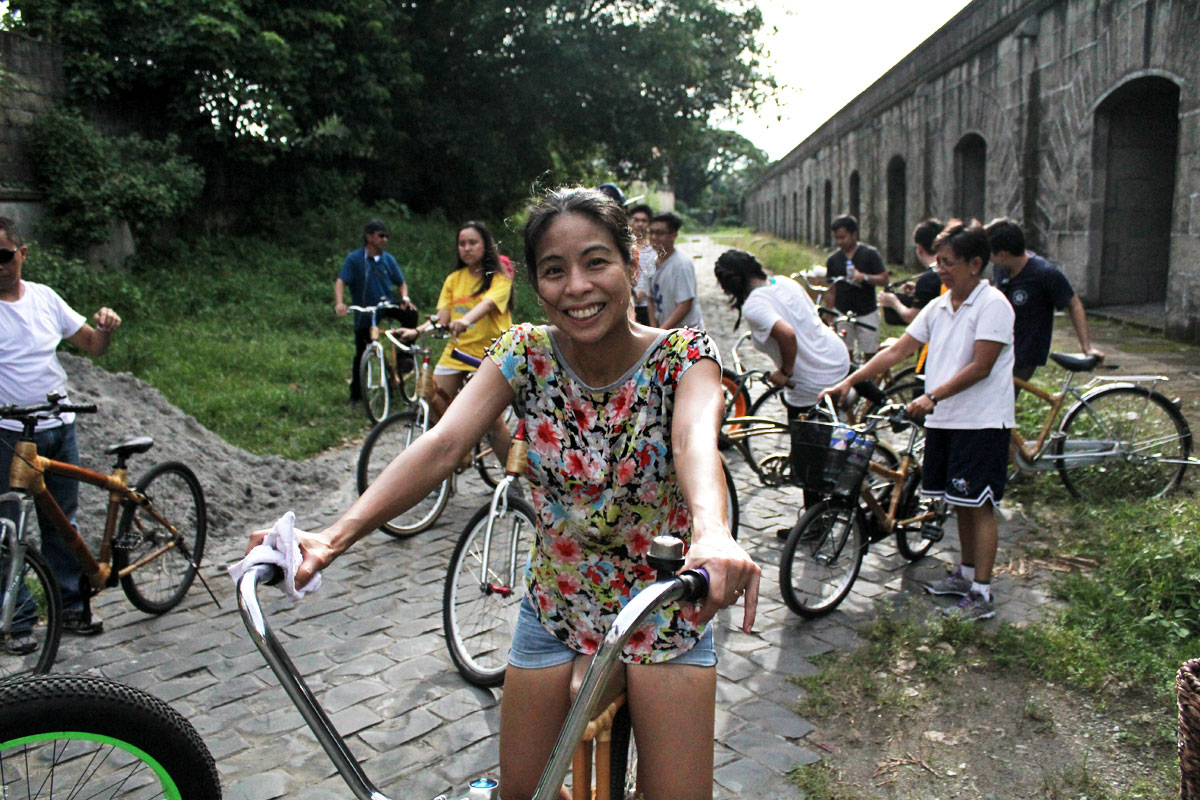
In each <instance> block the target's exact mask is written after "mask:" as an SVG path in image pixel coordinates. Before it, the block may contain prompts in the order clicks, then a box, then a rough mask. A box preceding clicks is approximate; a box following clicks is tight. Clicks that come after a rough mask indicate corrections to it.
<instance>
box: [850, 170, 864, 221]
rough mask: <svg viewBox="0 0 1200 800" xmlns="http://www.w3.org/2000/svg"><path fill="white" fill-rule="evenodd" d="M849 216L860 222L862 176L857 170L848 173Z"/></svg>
mask: <svg viewBox="0 0 1200 800" xmlns="http://www.w3.org/2000/svg"><path fill="white" fill-rule="evenodd" d="M850 216H852V217H854V218H855V219H856V220H858V222H859V224H860V225H861V224H862V178H860V177H859V175H858V170H854V171H853V172H851V173H850Z"/></svg>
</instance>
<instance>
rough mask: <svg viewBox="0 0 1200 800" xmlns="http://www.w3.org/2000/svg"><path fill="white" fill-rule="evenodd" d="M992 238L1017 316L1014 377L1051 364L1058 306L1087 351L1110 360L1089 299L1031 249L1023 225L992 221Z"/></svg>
mask: <svg viewBox="0 0 1200 800" xmlns="http://www.w3.org/2000/svg"><path fill="white" fill-rule="evenodd" d="M987 237H988V246H989V247H990V248H991V250H992V264H994V265H995V271H994V275H993V280H994V283H995V285H996V288H998V289H999V290H1000V291H1002V292H1004V295H1005V296H1006V297H1007V298H1008V302H1010V303H1012V307H1013V311H1014V312H1015V314H1016V319H1015V322H1014V324H1013V355H1014V356H1015V363H1014V365H1013V376H1014V377H1017V378H1020V379H1021V380H1025V381H1027V380H1029V379H1030V378H1031V377H1033V373H1034V372H1035V371H1036V370H1037V368H1038V367H1040V366H1042V365H1043V364H1045V363H1046V357H1047V356H1048V355H1050V337H1051V335H1052V334H1053V333H1054V310H1055V309H1058V310H1059V311H1062V310H1063V309H1067V313H1068V314H1069V315H1070V317H1071V325H1072V326H1073V327H1074V328H1075V335H1076V337H1078V339H1079V346H1080V348H1082V350H1083V354H1084V355H1085V356H1093V355H1094V356H1098V357H1100V358H1104V353H1103V351H1101V350H1098V349H1097V348H1095V347H1093V346H1092V340H1091V338H1090V337H1089V335H1088V326H1087V316H1086V315H1085V314H1084V311H1083V303H1082V302H1081V301H1080V299H1079V295H1077V294H1075V290H1074V289H1072V288H1071V282H1070V281H1068V280H1067V276H1066V275H1064V274H1063V273H1062V270H1060V269H1059V268H1058V267H1056V266H1054V265H1053V264H1051V263H1050V262H1049V261H1047V260H1046V259H1044V258H1042V257H1041V256H1039V255H1036V254H1035V253H1032V252H1029V251H1027V250H1026V249H1025V233H1024V232H1023V231H1022V230H1021V226H1019V225H1017V223H1015V222H1013V221H1012V220H1011V219H1008V218H1006V217H1000V218H998V219H994V220H992V221H991V222H989V223H988V226H987Z"/></svg>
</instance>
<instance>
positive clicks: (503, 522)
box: [442, 498, 536, 686]
mask: <svg viewBox="0 0 1200 800" xmlns="http://www.w3.org/2000/svg"><path fill="white" fill-rule="evenodd" d="M490 515H491V507H490V506H484V507H482V508H480V509H479V510H478V511H477V512H475V516H473V517H472V518H471V521H470V522H468V523H467V527H466V528H465V529H464V530H463V532H462V535H461V536H460V537H459V538H458V544H457V545H455V547H454V555H453V556H451V558H450V570H449V571H448V572H447V573H446V586H445V590H444V591H443V593H442V627H443V629H444V630H445V632H446V644H447V645H448V646H449V647H450V658H452V659H453V660H454V666H456V667H457V668H458V671H459V673H460V674H461V675H462V676H463V677H464V678H466V680H467V681H468V682H469V683H472V684H474V685H476V686H499V685H500V684H502V683H504V671H505V668H506V667H507V666H508V648H509V645H511V644H512V637H513V630H514V629H515V628H516V625H517V612H518V610H519V608H520V605H521V599H522V598H523V597H524V596H525V564H526V561H527V559H528V556H529V549H530V546H531V545H532V543H533V538H534V536H535V535H536V528H535V526H534V515H533V509H532V508H531V507H530V506H529V504H528V503H526V502H524V501H523V500H517V499H515V498H513V499H510V500H509V501H508V512H507V513H506V514H504V515H503V516H497V517H496V520H495V523H494V524H493V526H492V536H491V542H490V545H489V547H488V557H487V560H486V561H485V560H484V557H483V549H484V544H485V540H486V539H487V525H488V518H489V516H490Z"/></svg>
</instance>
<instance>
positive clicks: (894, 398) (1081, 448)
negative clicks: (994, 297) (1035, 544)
mask: <svg viewBox="0 0 1200 800" xmlns="http://www.w3.org/2000/svg"><path fill="white" fill-rule="evenodd" d="M1050 359H1051V360H1052V361H1053V362H1054V363H1055V364H1057V365H1059V366H1060V367H1062V368H1063V369H1064V370H1065V371H1066V375H1065V376H1064V378H1063V382H1062V385H1061V387H1060V388H1059V390H1058V391H1057V392H1054V393H1051V392H1049V391H1046V390H1044V389H1042V388H1040V387H1038V386H1035V385H1033V384H1031V383H1028V382H1026V381H1023V380H1021V379H1020V378H1014V379H1013V383H1014V384H1015V385H1016V386H1017V387H1018V388H1020V389H1021V390H1022V397H1024V396H1026V395H1028V396H1029V397H1031V398H1036V400H1037V401H1038V402H1039V403H1040V404H1042V405H1044V406H1045V415H1044V416H1043V417H1042V418H1041V420H1040V421H1039V423H1038V425H1039V428H1038V429H1037V436H1036V438H1032V439H1030V438H1027V436H1026V435H1025V434H1024V433H1022V432H1021V431H1020V429H1019V428H1014V429H1013V431H1012V442H1013V444H1012V447H1011V448H1010V455H1011V459H1012V462H1011V465H1010V470H1009V479H1010V480H1011V479H1012V478H1013V477H1015V476H1016V475H1017V474H1018V473H1022V472H1049V471H1057V472H1058V476H1059V478H1060V479H1061V480H1062V482H1063V485H1064V486H1065V487H1066V488H1067V491H1068V492H1070V493H1071V495H1072V496H1073V497H1075V498H1076V499H1079V500H1083V501H1084V502H1089V503H1094V502H1097V501H1102V500H1106V499H1109V500H1111V499H1124V498H1129V497H1138V498H1152V497H1161V496H1162V495H1164V494H1166V493H1167V492H1169V491H1171V490H1172V489H1175V488H1176V487H1178V486H1179V484H1180V482H1181V481H1182V480H1183V476H1184V472H1185V471H1186V470H1187V468H1188V466H1189V465H1193V464H1198V463H1200V460H1198V459H1196V458H1194V457H1193V456H1192V455H1191V451H1192V432H1191V428H1190V427H1189V426H1188V423H1187V420H1186V419H1184V416H1183V414H1182V412H1181V411H1180V410H1179V402H1178V401H1176V400H1171V399H1170V398H1168V397H1167V396H1166V395H1164V394H1162V393H1161V392H1160V391H1158V388H1157V387H1158V386H1159V385H1161V384H1163V383H1165V382H1166V381H1167V378H1166V376H1163V375H1113V376H1099V375H1093V376H1092V377H1091V378H1090V379H1089V380H1088V381H1087V382H1086V383H1084V384H1083V385H1082V386H1078V387H1077V386H1074V385H1073V384H1074V382H1075V379H1076V375H1077V374H1078V373H1081V372H1091V371H1092V370H1094V369H1095V368H1096V367H1097V366H1098V365H1099V363H1100V360H1099V359H1098V358H1096V357H1095V356H1087V357H1081V356H1070V355H1066V354H1064V353H1051V354H1050ZM924 391H925V385H924V383H923V382H910V383H905V384H901V385H899V386H894V387H891V388H889V389H888V391H887V402H888V403H908V402H910V401H912V400H913V399H915V398H916V397H918V396H919V395H921V394H923V393H924ZM1068 400H1073V402H1072V403H1070V405H1069V406H1068ZM1064 409H1065V412H1064ZM1060 420H1061V422H1060ZM1056 423H1057V428H1056V427H1055V425H1056Z"/></svg>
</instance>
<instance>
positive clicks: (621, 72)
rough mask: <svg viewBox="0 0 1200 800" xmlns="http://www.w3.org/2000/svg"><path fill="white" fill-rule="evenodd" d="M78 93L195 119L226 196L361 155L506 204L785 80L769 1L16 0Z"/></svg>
mask: <svg viewBox="0 0 1200 800" xmlns="http://www.w3.org/2000/svg"><path fill="white" fill-rule="evenodd" d="M9 7H10V9H11V10H13V11H14V12H17V17H16V18H17V19H19V25H20V26H21V27H22V28H23V30H24V32H25V33H27V34H30V35H34V36H39V37H44V38H47V39H51V40H54V41H57V42H60V43H61V44H62V45H64V48H65V54H66V55H65V59H66V60H65V63H66V69H67V72H68V79H69V81H70V83H71V87H72V89H73V97H75V98H76V99H77V101H78V102H81V103H84V104H87V105H89V106H91V107H92V108H105V107H109V108H119V109H121V114H122V116H123V117H124V118H126V119H128V118H129V116H130V115H133V116H134V117H135V119H136V125H137V127H138V129H140V130H142V131H144V132H146V133H147V134H149V135H153V134H154V133H158V134H160V135H161V134H162V133H165V132H176V133H178V134H179V135H180V136H181V138H182V141H183V145H184V148H185V151H186V152H188V153H190V154H192V155H193V156H195V157H196V158H197V159H198V160H199V161H200V162H201V163H202V164H203V165H204V167H205V169H206V172H207V177H208V182H209V185H208V195H209V199H210V202H213V203H230V202H233V201H238V200H240V201H241V202H243V203H245V202H248V201H249V200H250V199H251V198H254V197H255V196H256V194H258V193H259V192H261V191H262V187H264V186H268V187H272V189H273V190H274V191H277V192H280V191H282V192H283V193H285V194H286V193H290V192H291V190H292V189H294V188H295V187H294V186H289V184H290V183H294V182H295V181H296V180H298V179H299V178H298V176H300V175H302V174H303V169H301V168H302V167H310V166H313V165H316V166H318V167H323V168H328V167H334V168H339V169H343V170H355V171H358V172H359V173H361V174H362V175H363V176H364V178H365V180H364V189H365V191H366V192H367V194H368V195H373V196H377V197H383V196H388V197H396V198H398V199H400V200H402V201H403V202H405V203H406V204H408V205H409V206H410V207H412V208H414V209H415V210H418V211H424V210H428V209H431V208H434V207H441V208H444V209H445V210H446V211H447V212H448V213H450V214H453V215H460V214H463V213H471V214H485V213H492V214H497V213H501V212H503V211H505V210H508V209H510V208H511V207H513V206H514V205H515V204H517V203H519V202H520V201H521V200H522V198H523V197H527V196H528V193H529V188H530V186H531V185H532V184H535V183H536V182H537V181H538V180H539V176H542V175H543V174H544V173H546V172H547V171H548V170H554V174H553V175H551V176H550V177H549V181H551V182H554V183H558V182H562V181H566V180H571V179H575V178H578V177H582V176H585V175H587V174H589V173H591V172H594V171H595V170H596V168H597V165H598V164H602V165H606V166H607V167H608V168H610V169H611V170H612V171H613V172H614V173H615V174H616V175H617V176H618V177H633V176H637V177H650V178H655V177H660V176H661V175H662V174H664V173H665V169H666V162H665V161H664V154H665V153H668V152H672V151H673V150H675V149H677V148H678V146H680V145H681V144H682V143H684V142H686V141H687V140H688V139H689V137H691V136H692V135H693V133H694V131H695V129H696V128H697V126H700V127H703V126H704V123H705V121H706V120H707V119H709V117H710V116H711V115H712V113H713V112H714V111H715V110H717V109H732V108H734V107H738V106H742V107H744V106H755V105H757V104H758V103H759V102H760V100H761V99H762V98H763V96H764V93H765V92H767V91H769V90H770V89H771V87H772V86H773V84H772V82H771V79H770V78H768V77H766V76H765V75H764V74H763V72H762V69H761V65H760V62H759V53H760V47H759V45H758V43H757V42H756V39H755V34H756V31H757V30H758V28H759V27H760V26H761V23H762V18H761V14H760V12H759V11H758V9H757V7H756V6H754V5H753V4H751V0H731V1H730V0H509V1H508V2H500V1H499V0H437V1H436V2H434V1H433V0H397V1H395V2H384V0H289V2H279V1H278V0H155V2H145V0H10V2H9Z"/></svg>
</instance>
